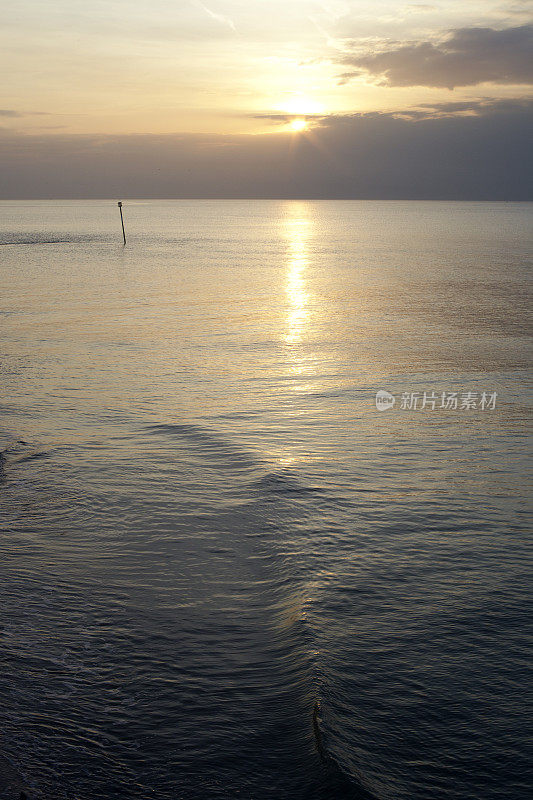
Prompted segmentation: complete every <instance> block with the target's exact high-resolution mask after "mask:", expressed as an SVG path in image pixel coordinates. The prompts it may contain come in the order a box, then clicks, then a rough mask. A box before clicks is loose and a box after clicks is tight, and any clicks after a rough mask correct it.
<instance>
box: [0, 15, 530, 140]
mask: <svg viewBox="0 0 533 800" xmlns="http://www.w3.org/2000/svg"><path fill="white" fill-rule="evenodd" d="M531 10H532V7H531V3H530V2H525V1H524V0H508V1H505V0H500V1H498V0H471V1H470V2H465V0H438V2H434V3H433V2H428V3H417V2H412V3H410V2H404V1H403V0H323V2H318V1H315V0H205V2H204V0H175V1H174V2H171V1H170V0H84V1H83V2H82V0H47V2H43V0H17V2H16V3H14V2H6V0H4V2H3V9H2V33H1V34H0V68H1V70H2V74H3V76H4V79H3V93H2V100H1V102H0V107H1V109H2V110H0V115H2V118H1V122H2V126H3V127H11V128H13V129H16V130H21V131H22V130H26V131H29V130H33V131H35V132H37V131H38V132H39V133H41V134H42V133H46V132H48V133H50V134H54V133H86V132H90V133H179V132H189V131H195V132H213V133H225V132H231V133H239V132H248V133H250V132H252V133H261V132H265V131H274V130H293V131H301V130H303V129H304V128H305V119H306V117H307V118H312V116H313V115H322V114H349V113H354V112H361V111H374V110H388V111H390V110H395V109H404V108H408V107H412V106H413V105H417V104H421V103H435V102H439V103H443V102H448V101H458V100H464V99H470V98H481V97H507V96H508V97H516V96H525V95H526V86H525V83H526V81H522V80H521V79H520V75H519V74H518V73H517V74H518V78H517V79H516V83H513V82H512V80H511V81H510V80H509V79H508V78H507V79H506V80H505V81H504V82H501V81H498V80H491V79H490V76H489V79H488V80H481V81H480V80H478V79H477V78H475V76H474V77H473V78H472V77H471V76H469V77H467V78H461V77H459V78H456V77H455V76H452V78H448V77H447V76H446V77H440V76H439V75H438V74H435V76H433V77H432V78H431V79H426V78H424V76H423V75H422V77H420V75H419V73H420V69H419V73H416V69H417V64H414V63H413V59H414V60H415V61H416V57H417V53H418V52H422V51H413V53H414V54H413V55H412V57H411V54H410V55H409V59H410V60H409V62H408V63H407V61H406V60H405V58H404V56H403V55H402V54H401V53H400V54H399V55H398V54H397V53H395V52H393V53H392V55H389V56H387V57H388V58H389V61H387V63H386V64H384V65H383V64H381V62H376V61H375V59H374V60H372V57H373V56H375V54H376V53H381V52H383V50H389V51H391V50H393V51H394V50H395V48H396V49H397V48H398V47H400V46H402V45H406V44H409V43H411V44H412V43H413V42H416V43H419V44H420V46H421V47H430V48H431V47H432V46H433V45H434V44H435V43H437V45H438V43H439V42H441V41H443V40H445V39H446V37H447V36H450V33H449V31H450V30H457V29H465V28H470V27H482V26H483V27H487V28H492V29H494V30H495V31H500V30H503V29H506V28H511V27H516V28H519V27H520V26H524V25H525V24H526V23H527V22H528V20H529V21H530V20H531ZM480 46H481V45H480ZM454 47H455V44H454ZM457 47H458V48H459V51H460V52H459V57H460V56H461V52H462V51H461V47H463V48H466V45H465V44H462V43H461V40H459V39H458V43H457ZM456 49H457V48H456ZM469 49H471V48H469ZM365 59H366V60H365ZM369 59H370V60H369ZM391 59H392V61H391ZM394 59H396V61H395V60H394ZM398 59H400V60H401V64H398V63H397V62H398ZM463 60H464V59H463ZM391 64H392V67H394V70H395V71H393V72H391V73H387V72H386V71H385V67H387V68H388V67H390V66H391ZM452 67H453V65H452ZM380 70H381V71H380ZM6 76H7V78H6ZM384 76H385V77H384ZM391 76H392V77H391ZM483 77H485V76H483ZM513 80H514V79H513ZM418 81H422V82H424V81H425V82H426V83H427V84H428V85H420V84H419V83H418ZM446 81H448V82H451V83H454V82H455V86H454V88H453V90H452V89H451V88H450V86H447V85H441V84H442V83H443V82H444V83H446ZM476 81H477V82H476ZM432 83H433V84H435V85H430V84H432ZM462 84H464V85H462ZM295 120H296V121H295ZM302 121H303V122H302ZM311 121H312V119H311Z"/></svg>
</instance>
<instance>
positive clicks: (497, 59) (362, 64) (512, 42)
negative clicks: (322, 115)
mask: <svg viewBox="0 0 533 800" xmlns="http://www.w3.org/2000/svg"><path fill="white" fill-rule="evenodd" d="M340 63H342V64H343V65H344V66H346V67H350V68H351V69H352V75H351V77H354V76H355V70H354V68H355V69H356V70H360V71H361V70H362V71H364V72H366V73H369V74H370V75H374V76H376V77H378V78H380V80H381V82H382V83H383V84H384V85H387V86H430V87H444V88H447V89H454V88H455V87H457V86H475V85H477V84H480V83H486V82H490V83H497V84H509V83H510V84H533V25H520V26H518V27H514V28H506V29H504V30H496V29H494V28H459V29H457V30H454V31H450V32H449V34H448V35H447V36H446V37H445V38H444V39H442V40H441V41H439V42H437V43H434V42H431V41H419V42H409V43H407V44H398V43H394V44H393V45H389V46H388V47H385V48H384V49H382V50H381V51H380V52H374V53H368V54H367V53H362V54H353V55H348V56H345V57H344V58H342V59H341V62H340ZM349 76H350V73H349V72H347V71H346V72H344V73H343V75H342V76H340V79H341V80H342V81H344V82H346V80H347V79H349Z"/></svg>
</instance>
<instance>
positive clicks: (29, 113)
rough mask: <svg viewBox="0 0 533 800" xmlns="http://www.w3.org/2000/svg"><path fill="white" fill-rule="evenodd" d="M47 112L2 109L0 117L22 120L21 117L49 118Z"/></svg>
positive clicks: (0, 109)
mask: <svg viewBox="0 0 533 800" xmlns="http://www.w3.org/2000/svg"><path fill="white" fill-rule="evenodd" d="M48 116H50V114H49V113H48V112H47V111H16V110H15V109H14V108H0V117H10V118H17V119H18V118H20V117H48Z"/></svg>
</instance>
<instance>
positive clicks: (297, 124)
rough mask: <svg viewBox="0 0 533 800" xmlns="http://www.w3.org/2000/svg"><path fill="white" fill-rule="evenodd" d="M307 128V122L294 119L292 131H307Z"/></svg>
mask: <svg viewBox="0 0 533 800" xmlns="http://www.w3.org/2000/svg"><path fill="white" fill-rule="evenodd" d="M306 128H307V120H305V119H293V120H292V121H291V130H293V131H296V132H297V133H298V132H299V131H305V129H306Z"/></svg>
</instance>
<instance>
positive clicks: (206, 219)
mask: <svg viewBox="0 0 533 800" xmlns="http://www.w3.org/2000/svg"><path fill="white" fill-rule="evenodd" d="M124 212H125V220H126V230H127V233H128V244H127V246H126V247H125V248H123V247H122V243H121V232H120V219H119V216H118V209H117V207H116V203H115V202H111V201H101V202H96V201H91V202H86V201H79V202H73V201H65V202H3V203H0V243H1V245H2V246H0V324H1V327H2V350H3V355H2V359H1V363H0V377H1V388H2V392H1V396H0V412H1V416H0V450H1V451H2V456H1V461H0V513H1V526H0V527H1V533H0V579H1V580H0V608H1V625H0V663H1V670H0V690H1V696H2V702H1V706H0V730H1V733H0V753H1V754H3V756H5V757H7V758H8V759H9V760H10V761H11V762H12V763H13V764H14V765H16V766H17V768H18V770H19V771H20V772H21V773H22V775H23V777H24V780H25V782H26V784H27V786H28V787H29V789H30V792H31V796H32V798H38V799H39V800H41V799H42V800H96V799H97V800H108V798H109V799H110V798H121V800H148V799H149V798H154V800H200V799H201V800H205V799H207V798H213V800H223V799H227V800H230V799H232V798H243V800H267V799H268V800H299V799H300V798H301V799H302V800H303V798H307V799H308V800H344V798H353V799H354V800H356V799H357V798H363V797H364V798H376V799H377V800H440V799H441V798H443V799H444V798H450V799H451V798H456V800H495V799H496V798H498V799H499V800H504V799H505V800H522V798H526V797H528V798H529V797H530V794H529V791H530V781H531V773H529V775H528V771H527V761H526V742H527V739H526V730H527V712H528V703H527V701H528V694H527V679H528V669H527V663H528V662H527V659H526V656H527V647H528V643H529V644H530V643H531V633H530V631H529V630H528V626H527V616H526V611H527V609H528V601H529V599H530V594H531V589H530V586H528V580H527V578H528V550H527V535H528V524H527V523H528V516H527V514H528V503H527V497H528V484H527V475H528V452H529V447H530V445H529V447H528V441H527V433H528V417H529V415H530V405H529V400H528V398H529V399H530V397H531V391H530V389H531V387H530V385H529V386H528V384H527V374H528V367H529V366H530V353H531V350H530V343H531V339H530V338H529V337H528V333H529V332H530V331H528V317H527V312H528V308H529V307H530V295H529V297H528V287H529V289H530V286H531V284H528V277H529V272H528V267H530V266H531V262H529V264H528V257H527V255H528V244H529V243H528V231H529V230H530V229H531V221H532V216H533V215H532V206H531V205H527V204H513V203H506V204H503V203H502V204H500V203H492V204H491V203H417V202H410V203H403V202H350V201H348V202H271V201H269V202H263V201H256V202H234V201H222V202H218V201H217V202H215V201H203V202H199V201H175V202H174V201H165V202H163V201H161V202H159V201H137V202H134V201H131V202H128V203H126V204H125V207H124ZM4 245H5V246H4ZM378 390H386V391H388V392H390V393H391V394H393V395H394V396H395V399H396V402H395V405H394V406H393V407H392V408H390V409H389V410H385V411H378V410H377V409H376V405H375V396H376V392H377V391H378ZM424 392H425V393H426V402H425V407H424V408H422V406H423V405H424ZM404 393H407V397H405V396H403V395H404ZM443 393H444V395H445V405H446V404H447V405H448V406H449V407H445V408H441V406H442V395H443ZM453 393H458V394H457V405H458V407H457V408H454V400H453ZM467 393H471V395H468V396H466V395H467ZM483 393H486V396H485V398H483ZM494 393H496V394H497V397H496V398H494V396H493V395H494ZM412 394H413V395H414V397H411V395H412ZM491 398H492V399H491ZM415 403H416V408H414V407H409V406H414V405H415ZM463 405H464V406H470V407H462V406H463ZM494 405H495V407H493V406H494ZM433 406H435V407H433ZM473 406H475V407H473ZM529 418H530V417H529ZM530 519H531V517H529V521H530Z"/></svg>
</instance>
